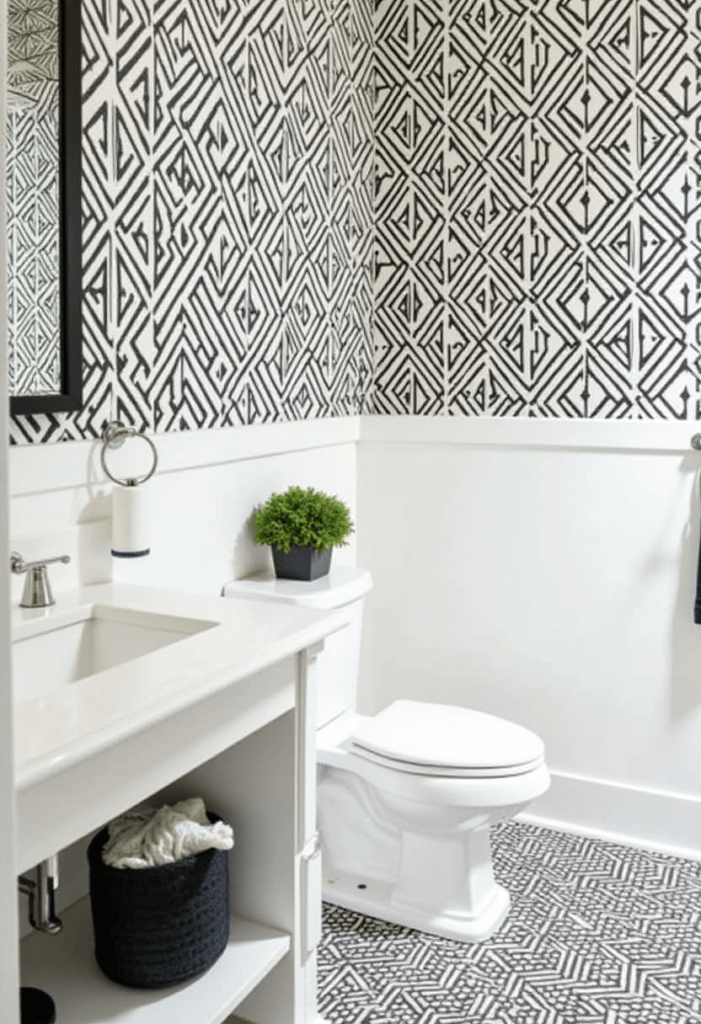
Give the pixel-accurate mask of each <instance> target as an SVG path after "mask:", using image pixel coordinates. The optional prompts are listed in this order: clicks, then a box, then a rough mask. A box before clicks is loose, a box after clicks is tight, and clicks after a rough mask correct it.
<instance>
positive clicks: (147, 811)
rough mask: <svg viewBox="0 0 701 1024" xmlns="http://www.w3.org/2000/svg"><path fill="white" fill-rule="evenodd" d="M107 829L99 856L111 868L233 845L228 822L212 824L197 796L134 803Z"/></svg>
mask: <svg viewBox="0 0 701 1024" xmlns="http://www.w3.org/2000/svg"><path fill="white" fill-rule="evenodd" d="M107 831H108V834H109V839H108V840H107V842H106V843H105V845H104V847H103V848H102V859H103V861H104V863H105V864H108V865H109V866H110V867H113V868H151V867H156V866H157V865H159V864H172V863H173V862H174V861H177V860H184V859H185V858H186V857H191V856H192V855H193V854H195V853H201V852H202V850H211V849H215V850H230V849H231V847H232V846H233V845H234V830H233V829H232V827H231V825H227V824H226V823H225V822H223V821H217V822H214V824H212V822H210V820H209V818H208V817H207V811H206V809H205V805H204V801H203V800H202V799H201V798H200V797H192V798H191V799H190V800H181V801H180V803H177V804H173V805H172V807H171V806H168V805H167V804H166V805H165V806H164V807H147V806H143V807H135V808H134V809H133V810H131V811H127V812H126V814H122V815H120V817H118V818H115V819H114V820H113V821H111V822H110V823H109V825H108V826H107Z"/></svg>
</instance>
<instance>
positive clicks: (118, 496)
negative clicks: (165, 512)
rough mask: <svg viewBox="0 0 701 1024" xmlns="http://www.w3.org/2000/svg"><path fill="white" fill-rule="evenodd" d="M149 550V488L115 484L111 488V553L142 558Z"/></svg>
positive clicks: (116, 555)
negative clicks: (115, 485)
mask: <svg viewBox="0 0 701 1024" xmlns="http://www.w3.org/2000/svg"><path fill="white" fill-rule="evenodd" d="M150 550H151V546H150V541H149V515H148V488H146V487H144V486H143V484H142V485H140V486H133V487H115V488H114V490H113V491H112V554H113V555H114V557H115V558H143V557H144V555H148V553H149V552H150Z"/></svg>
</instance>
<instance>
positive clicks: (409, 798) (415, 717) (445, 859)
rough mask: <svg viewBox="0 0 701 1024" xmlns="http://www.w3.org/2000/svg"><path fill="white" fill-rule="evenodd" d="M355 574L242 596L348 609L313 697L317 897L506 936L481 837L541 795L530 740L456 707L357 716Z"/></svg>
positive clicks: (425, 926) (263, 587) (363, 583)
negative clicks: (319, 873)
mask: <svg viewBox="0 0 701 1024" xmlns="http://www.w3.org/2000/svg"><path fill="white" fill-rule="evenodd" d="M371 585H372V581H371V577H370V574H369V573H368V572H367V571H365V570H362V569H351V568H348V567H338V568H335V569H334V570H332V572H331V574H330V575H329V576H327V577H323V578H322V579H321V580H315V581H311V582H309V583H302V582H299V581H292V580H276V579H270V578H268V577H266V576H258V577H252V578H251V579H249V580H239V581H235V582H233V583H231V584H227V586H226V587H225V588H224V592H225V594H226V595H229V594H230V595H231V596H235V595H236V594H242V593H245V594H246V596H249V597H251V596H255V597H258V598H260V599H264V600H265V599H277V600H284V601H288V602H293V603H304V604H307V605H311V606H316V607H326V608H331V607H342V606H346V610H347V611H350V612H351V623H350V625H349V626H348V627H347V628H346V629H344V630H342V631H340V633H338V634H335V635H333V636H331V637H329V638H328V640H327V641H326V644H325V648H324V651H323V653H322V654H321V655H320V663H319V673H318V693H317V733H316V736H317V820H318V829H319V837H320V843H321V851H322V864H323V879H324V881H323V889H322V893H323V898H324V899H325V900H327V901H329V902H331V903H336V904H339V905H341V906H344V907H347V908H348V909H351V910H357V911H359V912H361V913H365V914H370V915H372V916H374V917H379V918H382V919H384V920H387V921H392V922H394V923H396V924H400V925H406V926H408V927H411V928H417V929H420V930H422V931H426V932H430V933H433V934H436V935H441V936H444V937H446V938H451V939H457V940H460V941H465V942H479V941H482V940H484V939H486V938H488V937H489V936H490V935H492V934H493V933H494V932H495V931H496V929H497V928H498V927H499V926H500V924H501V923H502V921H503V920H504V918H505V917H506V915H507V913H508V910H509V895H508V893H507V892H506V890H505V889H504V888H503V887H502V886H501V885H499V884H498V883H497V882H496V881H495V878H494V873H493V869H492V854H491V848H490V839H489V830H490V826H492V825H493V824H494V823H495V822H497V821H499V820H500V819H503V818H508V817H511V816H513V815H514V814H517V813H518V812H519V811H520V810H523V809H524V808H525V807H526V806H527V805H528V804H530V803H531V802H532V801H533V800H535V799H536V798H537V797H538V796H540V795H542V794H543V793H545V791H546V790H547V788H548V786H549V781H550V780H549V774H548V770H547V768H546V765H545V755H544V749H543V743H542V741H541V740H540V739H539V737H538V736H536V735H535V734H534V733H532V732H531V731H530V730H528V729H525V728H523V727H522V726H520V725H516V724H514V723H512V722H509V721H506V720H505V719H501V718H497V717H495V716H493V715H487V714H484V713H482V712H478V711H472V710H469V709H467V708H464V707H456V706H452V705H446V704H438V703H432V702H423V701H409V700H399V701H395V702H394V703H392V704H390V705H389V706H388V707H386V708H384V709H383V710H382V711H380V712H379V713H378V714H376V715H373V716H364V715H360V714H358V713H357V711H356V696H357V683H358V662H359V650H360V628H361V623H362V603H363V597H364V595H365V593H367V591H368V590H369V589H370V587H371Z"/></svg>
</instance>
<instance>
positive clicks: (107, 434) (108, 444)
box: [100, 420, 158, 487]
mask: <svg viewBox="0 0 701 1024" xmlns="http://www.w3.org/2000/svg"><path fill="white" fill-rule="evenodd" d="M130 437H136V438H139V439H140V440H142V441H145V442H146V444H147V445H148V446H149V447H150V449H151V454H152V456H153V464H152V465H151V468H150V469H149V470H148V472H147V473H144V474H143V475H142V476H134V477H127V478H125V479H120V478H119V477H117V476H115V475H114V473H112V472H111V471H110V468H109V466H108V465H107V451H108V449H110V448H121V447H122V445H123V444H124V442H125V441H126V440H127V439H128V438H130ZM100 463H101V465H102V468H103V470H104V472H105V475H106V476H108V477H109V478H110V480H111V481H112V482H113V483H115V484H119V485H120V486H122V487H138V485H139V484H145V483H146V481H147V480H150V479H151V477H152V476H153V474H154V473H155V472H156V467H157V466H158V451H157V449H156V445H155V444H154V443H153V441H152V440H151V438H150V437H148V436H147V435H146V434H140V433H139V432H138V430H137V429H136V427H125V426H124V424H123V423H120V421H119V420H112V422H111V423H108V424H107V425H106V426H105V428H104V429H103V431H102V448H101V449H100Z"/></svg>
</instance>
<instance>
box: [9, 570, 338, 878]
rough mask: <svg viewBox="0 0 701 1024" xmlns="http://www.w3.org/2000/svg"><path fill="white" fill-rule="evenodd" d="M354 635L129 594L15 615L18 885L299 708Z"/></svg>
mask: <svg viewBox="0 0 701 1024" xmlns="http://www.w3.org/2000/svg"><path fill="white" fill-rule="evenodd" d="M347 622H348V615H347V613H346V612H343V611H337V612H321V611H316V610H313V609H308V608H302V607H299V606H297V605H284V604H282V603H280V604H277V603H274V602H263V601H255V600H248V599H242V598H237V599H235V600H231V599H230V600H224V599H223V598H221V597H205V596H198V595H191V594H177V593H174V592H171V591H162V590H152V589H151V588H148V587H132V586H123V585H121V584H101V585H98V586H94V587H86V588H83V589H80V590H76V591H72V592H71V593H68V594H67V593H64V594H62V595H59V596H58V598H57V603H56V605H54V606H52V607H51V608H48V609H45V610H33V609H21V608H17V607H16V608H13V609H12V643H13V677H14V682H13V690H14V694H15V701H14V726H15V728H14V763H15V793H16V797H17V805H16V806H17V831H18V864H17V866H18V873H19V872H21V871H22V870H26V869H28V868H30V867H31V866H32V865H34V864H37V863H38V862H39V861H40V860H43V859H44V858H45V857H47V856H50V855H51V854H52V853H54V852H55V851H56V849H63V848H64V847H65V846H68V845H69V844H70V843H71V842H74V841H75V840H76V839H78V838H80V837H81V836H84V835H87V834H88V833H89V832H91V831H93V830H94V829H96V828H99V827H102V825H103V824H104V822H105V821H108V820H109V819H110V818H111V817H114V816H115V814H117V813H120V812H121V811H123V810H124V809H125V808H127V807H130V806H133V805H134V804H136V803H138V802H139V801H140V800H143V799H146V798H147V797H150V796H151V795H152V794H153V793H155V792H157V791H158V790H159V789H161V788H162V787H163V786H164V785H166V784H168V783H170V782H172V781H173V780H175V779H177V778H179V777H180V776H181V775H183V774H185V773H186V772H187V771H191V770H192V769H193V768H194V767H195V766H196V765H202V764H204V763H205V762H206V761H208V760H209V759H211V758H212V757H214V756H215V755H217V754H219V753H220V752H221V751H222V750H225V749H228V748H229V747H231V746H232V745H233V744H235V743H236V742H237V737H238V738H240V737H241V736H244V735H249V734H250V733H252V732H254V731H255V730H256V729H258V728H260V727H261V726H262V725H263V724H265V723H266V722H269V721H272V720H273V719H274V718H276V717H279V716H281V715H283V714H285V713H286V712H287V711H290V710H291V709H292V708H294V706H295V703H296V701H297V700H299V699H301V697H300V693H299V692H298V690H299V673H300V672H301V671H302V668H301V667H300V666H302V665H303V663H304V664H306V662H304V659H300V658H299V657H298V655H299V652H302V651H306V650H314V648H315V645H318V644H319V642H320V641H321V640H322V639H323V638H324V637H325V636H327V635H328V634H329V633H331V632H333V631H334V630H335V629H339V628H341V627H342V626H344V625H346V623H347ZM47 822H50V826H51V827H50V828H47Z"/></svg>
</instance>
